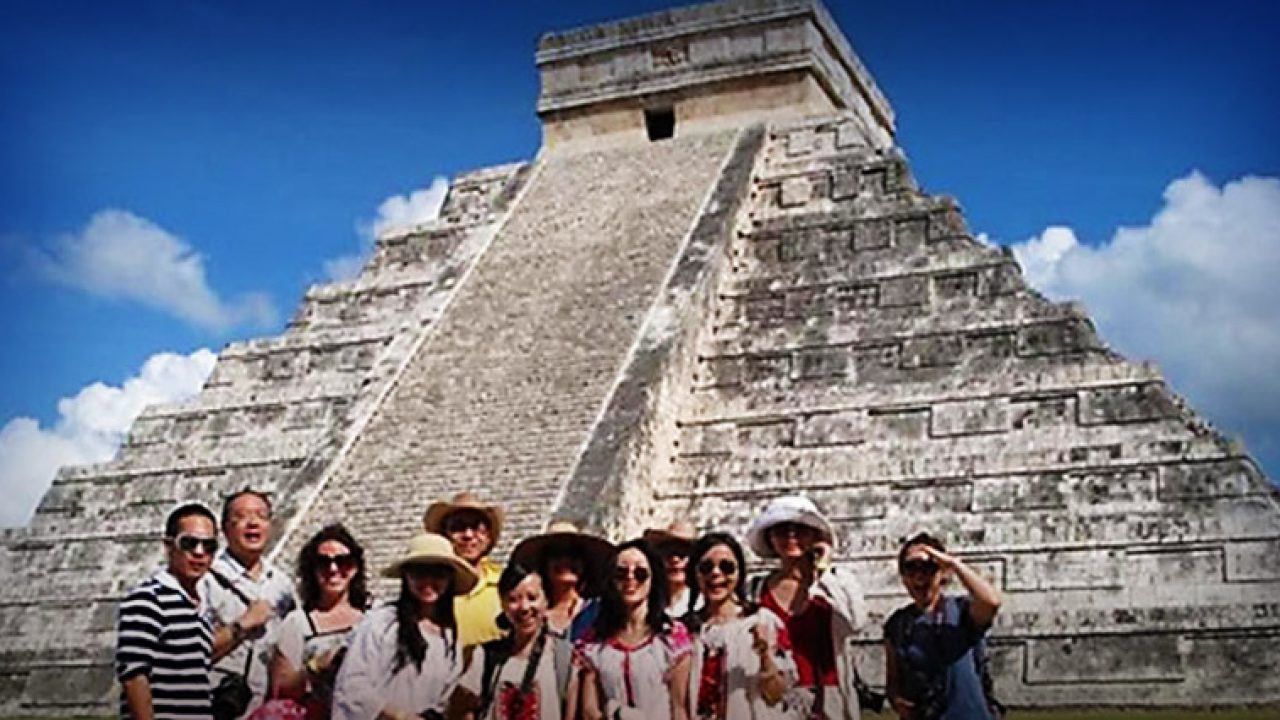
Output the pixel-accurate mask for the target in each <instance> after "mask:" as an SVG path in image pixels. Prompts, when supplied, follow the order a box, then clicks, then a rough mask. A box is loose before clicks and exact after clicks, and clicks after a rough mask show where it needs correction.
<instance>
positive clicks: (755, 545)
mask: <svg viewBox="0 0 1280 720" xmlns="http://www.w3.org/2000/svg"><path fill="white" fill-rule="evenodd" d="M785 522H792V523H796V524H798V525H804V526H805V527H811V528H813V529H814V530H816V531H817V532H818V534H819V535H821V536H822V539H823V540H826V541H827V542H829V543H831V544H832V545H835V544H836V534H835V531H834V530H833V529H832V528H831V521H829V520H827V518H826V517H825V516H823V514H822V512H821V511H819V510H818V506H817V505H814V504H813V501H812V500H810V499H809V498H807V497H804V496H803V495H783V496H782V497H778V498H774V499H773V500H771V501H769V505H768V506H767V507H765V509H764V513H762V514H761V515H760V517H758V518H756V519H755V521H754V522H752V523H751V528H750V529H748V530H747V545H749V546H750V547H751V551H752V552H754V553H755V554H756V555H757V556H759V557H762V558H772V557H777V556H778V554H777V553H776V552H774V551H773V546H772V545H770V544H769V528H771V527H773V526H774V525H779V524H781V523H785Z"/></svg>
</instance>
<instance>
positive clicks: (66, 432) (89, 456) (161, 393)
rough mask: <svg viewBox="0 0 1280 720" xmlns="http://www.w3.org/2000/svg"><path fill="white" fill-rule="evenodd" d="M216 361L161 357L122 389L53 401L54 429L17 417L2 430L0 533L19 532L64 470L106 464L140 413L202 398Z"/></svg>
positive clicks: (97, 388)
mask: <svg viewBox="0 0 1280 720" xmlns="http://www.w3.org/2000/svg"><path fill="white" fill-rule="evenodd" d="M216 360H217V356H216V355H215V354H214V353H212V352H210V351H209V350H207V349H203V348H202V349H200V350H196V351H195V352H193V353H191V354H190V355H177V354H174V353H159V354H156V355H152V356H151V357H150V358H148V359H147V361H146V363H144V364H143V366H142V369H141V370H140V371H139V372H138V374H137V375H135V376H133V377H131V378H129V379H128V380H126V381H125V382H124V384H123V385H121V386H120V387H113V386H110V385H104V384H103V383H100V382H97V383H93V384H91V385H87V386H85V387H84V388H83V389H81V390H80V392H79V393H77V394H76V395H75V397H69V398H63V399H61V400H59V401H58V421H57V423H56V424H55V425H54V426H53V427H52V428H48V429H45V428H41V427H40V425H39V423H37V422H36V421H35V420H33V419H31V418H26V417H19V418H14V419H13V420H10V421H9V422H8V423H6V424H5V426H4V427H3V428H0V495H3V496H4V497H5V498H6V502H5V503H3V504H0V526H6V527H8V526H15V525H22V524H25V523H26V522H27V520H28V519H30V517H31V513H32V512H33V511H34V510H35V507H36V504H37V503H39V501H40V497H41V496H42V495H44V493H45V491H46V490H48V489H49V485H50V483H52V482H53V477H54V474H55V473H56V472H57V470H58V468H59V467H61V466H63V465H82V464H85V463H99V462H106V461H107V460H110V459H111V458H112V457H113V456H114V455H115V453H116V450H117V449H118V448H119V447H120V443H121V442H122V441H123V440H124V436H125V433H126V432H127V431H128V430H129V426H130V425H132V424H133V420H134V418H136V417H137V416H138V414H139V413H141V412H142V410H143V408H145V407H147V406H149V405H155V404H159V403H170V402H176V401H179V400H183V399H185V398H188V397H191V396H192V395H194V394H196V393H197V392H199V391H200V387H201V386H202V385H204V381H205V379H206V378H208V377H209V373H210V372H211V371H212V370H213V365H214V361H216Z"/></svg>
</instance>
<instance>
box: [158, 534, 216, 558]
mask: <svg viewBox="0 0 1280 720" xmlns="http://www.w3.org/2000/svg"><path fill="white" fill-rule="evenodd" d="M170 539H171V540H172V541H173V544H174V545H177V546H178V549H179V550H181V551H182V552H184V553H187V554H191V553H194V552H195V551H196V548H200V549H202V550H204V554H205V555H212V554H214V553H216V552H218V538H214V537H197V536H195V535H179V536H178V537H176V538H170Z"/></svg>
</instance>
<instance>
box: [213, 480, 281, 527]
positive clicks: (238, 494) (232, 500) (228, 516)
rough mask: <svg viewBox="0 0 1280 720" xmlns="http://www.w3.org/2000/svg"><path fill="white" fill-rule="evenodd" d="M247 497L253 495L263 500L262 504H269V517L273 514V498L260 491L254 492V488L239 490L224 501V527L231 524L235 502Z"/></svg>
mask: <svg viewBox="0 0 1280 720" xmlns="http://www.w3.org/2000/svg"><path fill="white" fill-rule="evenodd" d="M245 495H253V496H255V497H257V498H259V499H261V500H262V502H264V503H266V504H267V514H268V515H270V514H271V497H270V496H269V495H267V494H266V493H264V492H262V491H260V490H254V489H253V488H245V489H243V490H237V491H235V492H233V493H231V494H230V495H228V496H227V499H226V500H223V501H222V524H223V525H228V524H230V522H231V505H232V504H233V503H235V501H237V500H239V499H240V498H242V497H244V496H245Z"/></svg>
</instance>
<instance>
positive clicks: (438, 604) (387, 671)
mask: <svg viewBox="0 0 1280 720" xmlns="http://www.w3.org/2000/svg"><path fill="white" fill-rule="evenodd" d="M382 575H383V577H392V578H400V595H399V597H398V598H397V599H396V601H395V603H393V604H390V605H383V606H382V607H379V608H376V609H374V610H371V611H369V612H368V613H367V614H366V615H365V616H364V619H363V620H361V621H360V624H359V625H357V626H356V629H355V633H354V634H353V635H352V638H351V643H350V645H349V649H348V650H347V657H346V659H345V660H344V661H343V663H342V669H341V670H340V671H339V672H338V681H337V685H336V687H335V688H334V691H333V717H334V718H339V719H341V720H374V719H375V718H379V719H380V720H414V719H415V718H426V719H427V720H430V719H431V718H441V717H443V714H444V709H445V703H446V702H447V701H448V699H449V696H450V695H451V694H452V693H453V689H454V687H456V686H457V684H458V678H459V677H461V676H462V670H463V659H462V649H461V647H459V645H458V624H457V621H456V620H455V619H454V615H453V598H454V596H455V595H458V594H465V593H467V592H469V591H470V590H471V589H472V588H474V587H475V585H476V583H477V582H479V581H480V578H479V576H478V575H477V574H476V571H475V570H473V569H472V568H471V564H470V563H467V562H466V561H464V560H462V559H461V558H460V557H458V556H457V555H456V554H454V552H453V546H452V545H451V544H450V543H449V541H448V539H446V538H445V537H444V536H442V535H436V534H435V533H427V532H424V533H419V534H418V535H415V536H414V537H413V538H412V539H410V540H409V545H408V547H407V548H406V549H405V551H404V553H403V554H402V555H401V556H400V559H398V560H396V561H395V562H393V563H392V564H391V565H389V566H388V567H387V568H386V569H385V570H383V571H382Z"/></svg>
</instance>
